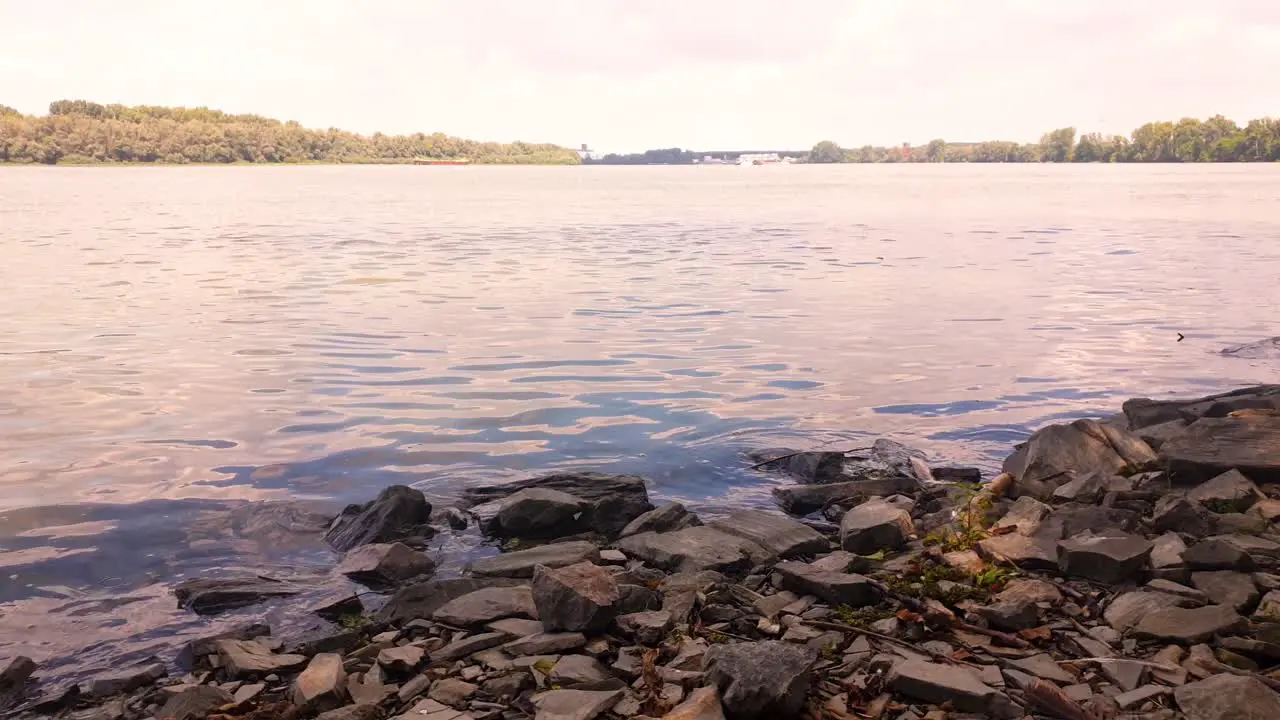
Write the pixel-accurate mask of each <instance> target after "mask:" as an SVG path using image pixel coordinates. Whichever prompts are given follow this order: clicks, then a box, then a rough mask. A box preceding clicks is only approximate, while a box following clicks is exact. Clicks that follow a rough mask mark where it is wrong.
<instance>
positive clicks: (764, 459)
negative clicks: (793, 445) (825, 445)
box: [749, 448, 845, 483]
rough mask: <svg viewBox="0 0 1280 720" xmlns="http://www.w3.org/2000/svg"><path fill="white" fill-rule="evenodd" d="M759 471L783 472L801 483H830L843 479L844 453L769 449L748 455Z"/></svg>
mask: <svg viewBox="0 0 1280 720" xmlns="http://www.w3.org/2000/svg"><path fill="white" fill-rule="evenodd" d="M749 457H750V458H751V460H752V461H754V462H756V463H757V464H758V468H757V469H760V470H771V471H774V472H783V473H786V474H788V475H790V476H792V477H794V478H795V479H796V480H797V481H799V482H802V483H830V482H836V481H838V480H840V479H841V478H844V477H845V475H844V453H842V452H838V451H823V450H809V451H804V452H796V451H794V450H791V449H789V448H769V449H767V450H758V451H755V452H752V453H749Z"/></svg>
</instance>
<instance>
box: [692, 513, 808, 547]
mask: <svg viewBox="0 0 1280 720" xmlns="http://www.w3.org/2000/svg"><path fill="white" fill-rule="evenodd" d="M710 525H711V527H713V528H715V529H716V530H719V531H720V532H723V533H726V534H728V535H733V536H734V537H739V538H742V539H744V540H749V541H751V542H753V543H755V544H756V545H759V546H760V547H762V548H764V549H765V550H766V551H768V552H769V554H770V555H772V556H773V557H778V558H783V559H785V558H793V557H798V556H800V555H816V554H818V553H823V552H827V551H828V550H830V549H831V543H830V542H829V541H828V540H827V539H826V538H825V537H823V536H822V535H820V534H819V533H818V531H816V530H814V529H813V528H811V527H809V526H808V525H804V524H802V523H799V522H796V521H795V520H792V519H790V518H788V517H784V516H782V515H778V514H775V513H770V512H765V511H764V510H736V511H734V512H732V513H730V514H729V516H728V517H726V518H724V519H721V520H714V521H712V522H711V523H710Z"/></svg>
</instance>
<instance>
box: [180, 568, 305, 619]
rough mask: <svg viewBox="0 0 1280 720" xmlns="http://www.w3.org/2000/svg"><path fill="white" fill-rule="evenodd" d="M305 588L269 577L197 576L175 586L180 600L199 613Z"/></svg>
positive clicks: (261, 600)
mask: <svg viewBox="0 0 1280 720" xmlns="http://www.w3.org/2000/svg"><path fill="white" fill-rule="evenodd" d="M299 592H301V588H299V587H297V586H296V585H293V584H291V583H286V582H280V581H278V580H270V579H266V578H258V577H252V578H194V579H191V580H185V581H183V582H181V583H178V585H177V586H176V587H175V588H174V589H173V594H174V595H175V596H177V598H178V604H179V605H181V606H182V607H184V608H186V609H188V610H192V611H194V612H195V613H196V614H198V615H216V614H218V613H221V612H225V611H227V610H234V609H236V608H242V607H248V606H249V605H255V604H257V603H260V602H263V601H264V600H271V599H274V598H282V597H290V596H292V595H297V594H298V593H299Z"/></svg>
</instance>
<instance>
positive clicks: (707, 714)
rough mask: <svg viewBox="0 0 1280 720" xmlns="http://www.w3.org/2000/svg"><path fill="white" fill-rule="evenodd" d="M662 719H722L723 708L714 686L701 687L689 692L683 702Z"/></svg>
mask: <svg viewBox="0 0 1280 720" xmlns="http://www.w3.org/2000/svg"><path fill="white" fill-rule="evenodd" d="M662 718H663V720H724V708H722V707H721V705H720V695H719V694H718V693H716V689H715V688H711V687H702V688H698V689H697V690H694V691H693V692H691V693H689V697H688V698H687V699H685V701H684V702H682V703H680V704H679V705H677V706H675V707H674V708H672V709H671V711H670V712H668V713H667V714H666V715H663V716H662Z"/></svg>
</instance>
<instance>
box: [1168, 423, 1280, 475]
mask: <svg viewBox="0 0 1280 720" xmlns="http://www.w3.org/2000/svg"><path fill="white" fill-rule="evenodd" d="M1160 458H1161V459H1162V460H1163V461H1164V462H1165V463H1166V464H1167V465H1168V467H1169V471H1170V474H1171V475H1172V477H1173V479H1174V481H1175V482H1180V483H1188V482H1190V483H1194V482H1201V481H1204V480H1207V479H1210V478H1213V477H1215V476H1217V475H1220V474H1222V473H1225V472H1227V471H1228V470H1232V469H1235V470H1239V471H1240V472H1242V473H1244V474H1245V475H1247V476H1248V477H1249V478H1250V479H1252V480H1254V481H1255V482H1275V481H1277V480H1280V416H1269V415H1245V416H1242V417H1205V418H1201V419H1199V420H1197V421H1195V422H1193V423H1191V424H1190V425H1188V426H1187V429H1186V430H1184V431H1183V432H1182V433H1181V434H1179V435H1176V436H1174V437H1172V438H1170V439H1169V440H1168V441H1167V442H1165V443H1164V444H1163V445H1161V446H1160Z"/></svg>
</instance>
